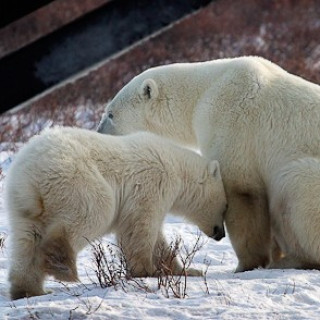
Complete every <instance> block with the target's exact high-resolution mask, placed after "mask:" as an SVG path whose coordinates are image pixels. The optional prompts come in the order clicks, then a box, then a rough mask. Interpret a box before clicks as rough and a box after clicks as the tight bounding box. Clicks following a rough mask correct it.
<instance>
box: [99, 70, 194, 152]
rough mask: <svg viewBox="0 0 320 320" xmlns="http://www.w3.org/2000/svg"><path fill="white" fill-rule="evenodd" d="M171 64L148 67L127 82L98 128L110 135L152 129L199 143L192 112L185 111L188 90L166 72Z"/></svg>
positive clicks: (162, 133) (161, 133)
mask: <svg viewBox="0 0 320 320" xmlns="http://www.w3.org/2000/svg"><path fill="white" fill-rule="evenodd" d="M168 68H169V67H167V66H162V67H157V68H153V69H149V70H147V71H145V72H143V73H141V74H140V75H138V76H136V77H135V78H133V79H132V80H131V81H130V82H129V83H128V84H126V85H125V86H124V87H123V88H122V89H121V90H120V91H119V92H118V93H117V94H116V96H115V97H114V98H113V99H112V101H111V102H110V103H109V104H108V105H107V106H106V108H105V113H104V114H103V116H102V118H101V121H100V123H99V125H98V128H97V131H98V132H100V133H104V134H111V135H125V134H129V133H134V132H137V131H149V132H153V133H155V134H158V135H160V136H164V137H167V138H171V139H174V140H175V141H177V142H179V143H181V144H183V145H187V146H194V145H196V143H195V136H194V133H193V130H192V124H191V123H192V119H191V118H192V115H191V114H190V112H186V106H187V104H188V101H189V100H188V96H187V94H184V92H185V91H186V90H184V89H181V88H180V90H184V91H183V92H182V93H181V92H178V91H179V90H178V89H175V88H174V87H175V80H174V79H173V78H172V77H168V75H165V74H166V73H167V72H166V71H167V69H168ZM181 87H182V86H181ZM181 96H183V98H181ZM186 126H187V127H188V128H186ZM189 126H190V129H189Z"/></svg>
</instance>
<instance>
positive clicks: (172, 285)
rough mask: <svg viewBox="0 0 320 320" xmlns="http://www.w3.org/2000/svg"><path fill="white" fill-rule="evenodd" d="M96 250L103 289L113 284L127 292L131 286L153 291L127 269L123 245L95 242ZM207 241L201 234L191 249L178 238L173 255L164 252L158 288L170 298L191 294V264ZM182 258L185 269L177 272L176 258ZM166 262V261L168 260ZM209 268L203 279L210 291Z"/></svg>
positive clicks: (206, 290)
mask: <svg viewBox="0 0 320 320" xmlns="http://www.w3.org/2000/svg"><path fill="white" fill-rule="evenodd" d="M90 245H91V249H92V253H93V262H94V270H95V275H96V279H97V281H98V285H99V286H100V287H101V288H110V287H113V288H115V289H116V290H117V289H121V290H123V291H124V292H127V291H128V289H129V288H131V289H134V290H139V291H143V292H146V293H150V292H152V290H151V289H150V287H149V286H148V285H147V284H146V283H145V281H144V279H143V278H133V277H131V276H130V270H128V269H127V263H126V258H125V256H124V254H123V251H122V249H121V248H120V247H119V246H116V245H114V244H111V243H108V244H106V245H103V244H102V243H101V242H94V243H91V244H90ZM202 246H203V241H202V238H201V236H198V237H197V239H196V241H195V243H194V244H193V245H192V246H191V248H188V246H186V245H185V244H184V242H183V240H182V238H181V237H178V238H177V239H176V240H175V241H174V242H172V243H171V244H170V248H171V252H172V255H171V257H170V258H169V261H171V262H172V264H170V263H169V265H168V258H167V257H165V252H167V250H165V249H164V250H163V252H162V254H161V255H160V260H159V264H158V266H157V271H156V273H155V277H156V279H157V288H158V290H160V292H161V293H162V294H163V296H164V297H166V298H171V297H174V298H179V299H184V298H186V297H187V296H188V294H187V288H188V271H187V270H188V268H189V267H190V265H191V263H192V261H193V259H194V256H195V255H196V254H197V252H198V251H199V250H200V249H201V248H202ZM175 258H178V259H179V260H180V261H181V262H182V271H181V273H180V274H178V275H174V274H173V268H172V266H173V260H174V259H175ZM165 262H166V263H165ZM208 266H209V265H208V264H207V268H206V270H205V271H204V273H203V276H202V278H203V282H204V285H205V288H206V289H205V292H206V293H207V294H209V288H208V284H207V278H206V275H207V270H208Z"/></svg>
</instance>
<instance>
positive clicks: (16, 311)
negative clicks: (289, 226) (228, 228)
mask: <svg viewBox="0 0 320 320" xmlns="http://www.w3.org/2000/svg"><path fill="white" fill-rule="evenodd" d="M8 157H9V155H8V154H7V153H5V152H2V153H0V165H1V168H2V170H3V171H4V173H5V171H6V170H7V168H8V166H9V165H10V158H8ZM0 172H1V171H0ZM7 221H8V220H7V216H6V212H5V209H4V208H3V181H1V182H0V238H5V241H4V245H3V247H2V248H1V249H0V320H1V319H10V320H11V319H45V320H47V319H121V320H125V319H143V320H144V319H179V320H186V319H199V320H200V319H201V320H204V319H237V318H239V319H259V320H262V319H272V320H275V319H299V320H300V319H308V320H309V319H319V318H320V286H319V284H320V274H319V272H318V271H297V270H254V271H250V272H244V273H238V274H235V273H234V269H235V267H236V264H237V259H236V256H235V254H234V252H233V250H232V247H231V244H230V241H229V239H228V237H226V238H224V239H223V240H221V241H220V242H215V241H214V240H211V239H209V238H206V237H205V236H204V235H203V236H202V237H201V238H202V241H204V246H203V247H202V248H201V249H200V250H199V251H197V254H196V256H195V258H194V267H197V268H201V269H203V270H206V268H207V265H208V264H209V267H208V270H207V273H206V277H196V278H191V277H188V278H187V284H186V294H187V295H186V297H185V298H183V299H179V298H175V297H174V295H173V294H172V292H170V290H169V298H168V297H166V293H167V292H166V290H165V289H164V288H163V287H162V290H161V289H159V288H158V281H157V279H156V278H148V279H143V280H142V281H143V285H144V286H146V287H147V290H146V289H145V288H143V287H142V285H141V283H140V284H134V283H132V282H130V281H129V283H126V284H125V288H122V286H117V287H109V288H103V289H102V288H100V286H99V285H98V280H97V278H96V275H95V270H96V267H95V263H94V259H93V252H92V248H91V247H90V246H89V247H87V248H86V249H85V250H83V251H82V252H81V253H80V255H79V258H78V270H79V275H80V280H81V282H80V283H74V284H70V283H59V282H57V281H55V280H54V279H48V280H47V281H46V289H47V290H50V291H51V293H50V294H48V295H45V296H40V297H33V298H29V299H20V300H15V301H11V300H10V298H9V295H8V287H9V285H8V281H7V270H8V256H9V252H8V246H9V237H10V234H9V229H8V224H7ZM164 229H165V233H166V235H167V237H168V238H170V239H172V240H173V239H174V238H175V237H176V236H181V237H182V238H183V240H184V243H185V245H186V246H187V247H189V248H192V247H193V245H194V243H195V242H196V240H197V238H198V235H199V231H198V229H197V228H196V227H195V226H193V225H190V224H188V223H186V222H185V221H183V220H182V219H179V218H176V217H173V216H168V218H167V219H166V223H165V226H164ZM110 242H114V237H113V236H112V235H109V236H106V237H105V238H104V239H103V244H107V243H110ZM182 280H183V278H182Z"/></svg>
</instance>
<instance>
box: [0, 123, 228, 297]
mask: <svg viewBox="0 0 320 320" xmlns="http://www.w3.org/2000/svg"><path fill="white" fill-rule="evenodd" d="M6 191H7V199H6V200H7V201H6V203H7V207H8V212H9V218H10V222H11V229H12V230H11V231H12V234H11V239H12V255H11V258H12V259H11V260H12V261H11V266H10V275H9V279H10V282H11V289H10V291H11V297H12V298H13V299H17V298H21V297H25V296H29V297H30V296H34V295H41V294H43V293H44V291H43V282H44V278H45V276H46V275H47V274H49V275H53V276H55V278H56V279H58V280H62V281H76V280H77V270H76V262H75V261H76V256H77V253H78V252H79V251H80V250H81V249H82V248H83V247H84V246H85V245H87V244H88V241H92V240H95V239H96V238H97V237H99V236H102V235H104V234H106V233H108V232H112V231H113V232H115V234H116V235H117V239H118V241H119V244H120V245H121V247H122V249H123V253H124V255H125V257H126V262H127V267H128V268H129V270H130V271H131V275H132V276H151V275H154V273H155V271H156V270H157V267H159V259H160V258H161V259H165V257H166V255H167V254H168V259H169V261H164V263H167V267H168V268H171V269H172V272H173V273H174V274H176V273H178V274H179V273H181V272H182V270H183V269H182V266H181V264H180V263H179V261H178V260H177V259H175V258H174V257H173V258H172V257H171V256H170V248H168V245H167V244H166V241H165V237H164V235H163V232H162V230H161V226H162V223H163V220H164V216H165V214H166V213H167V212H169V211H171V212H172V213H176V214H181V215H183V216H184V217H186V218H187V219H189V220H190V221H191V222H193V223H195V224H196V225H198V226H199V228H200V229H201V230H202V231H203V232H205V233H206V234H207V235H208V236H211V237H213V238H214V239H216V240H220V239H221V238H222V237H223V236H224V227H223V215H224V212H225V209H226V197H225V192H224V187H223V183H222V180H221V175H220V170H219V165H218V163H217V161H210V162H209V161H206V160H205V159H203V158H202V157H201V156H200V155H198V154H196V153H195V152H192V151H190V150H186V149H184V148H181V147H180V146H176V145H174V144H173V143H170V142H168V141H166V139H164V138H161V137H158V136H156V135H153V134H150V133H138V134H133V135H128V136H126V137H112V136H104V135H101V134H98V133H96V132H90V131H88V130H83V129H78V128H54V129H48V130H46V131H44V133H42V134H41V135H40V136H36V137H34V138H32V139H31V141H30V142H29V143H28V144H27V145H26V146H25V147H24V148H23V149H22V150H21V151H19V153H18V155H17V156H16V158H15V160H14V162H13V164H12V165H11V167H10V170H9V173H8V176H7V180H6ZM159 250H161V252H162V254H161V252H159ZM159 254H161V256H159ZM168 264H169V265H168ZM186 271H187V273H188V275H200V274H201V273H200V272H199V271H198V270H194V269H187V270H186Z"/></svg>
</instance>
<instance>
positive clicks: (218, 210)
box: [177, 160, 227, 241]
mask: <svg viewBox="0 0 320 320" xmlns="http://www.w3.org/2000/svg"><path fill="white" fill-rule="evenodd" d="M192 179H193V181H190V180H189V182H188V183H187V184H186V187H185V195H184V199H183V201H182V202H180V207H179V208H178V210H177V213H178V211H179V212H181V213H182V214H184V215H185V216H186V218H187V219H188V220H190V221H191V222H192V223H194V224H195V225H197V226H198V227H199V229H200V230H201V231H202V232H204V233H205V234H206V235H207V236H208V237H211V238H213V239H215V240H217V241H219V240H221V239H222V238H223V237H224V236H225V229H224V218H225V213H226V210H227V199H226V194H225V190H224V185H223V182H222V178H221V174H220V168H219V163H218V161H215V160H213V161H211V162H210V163H209V164H208V166H207V168H206V169H205V172H204V173H203V174H201V176H199V177H198V179H195V177H193V178H192Z"/></svg>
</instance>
